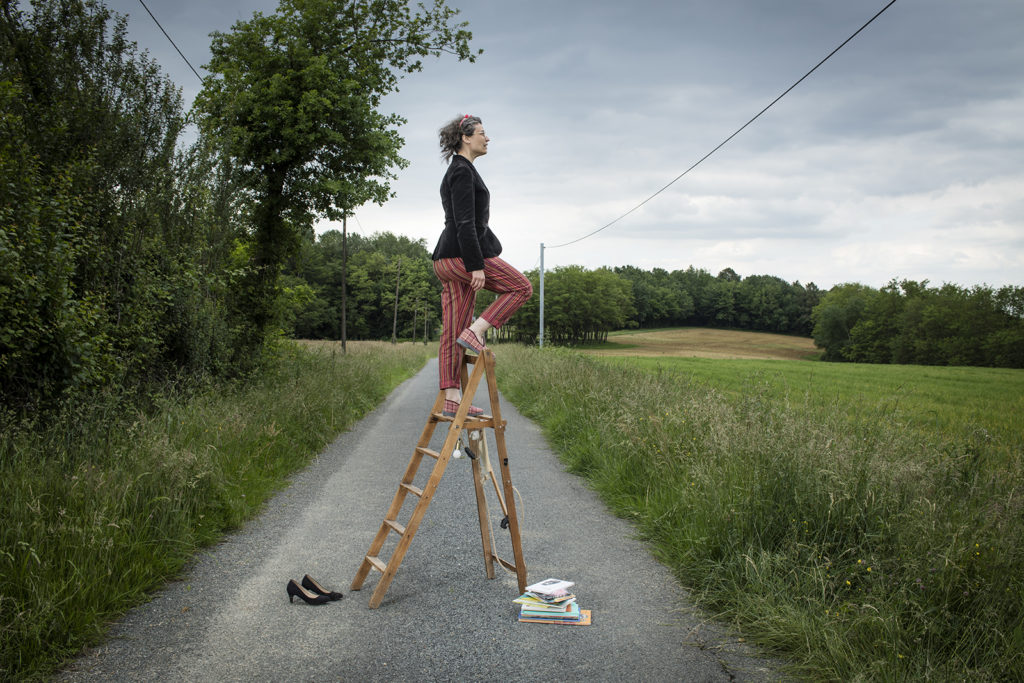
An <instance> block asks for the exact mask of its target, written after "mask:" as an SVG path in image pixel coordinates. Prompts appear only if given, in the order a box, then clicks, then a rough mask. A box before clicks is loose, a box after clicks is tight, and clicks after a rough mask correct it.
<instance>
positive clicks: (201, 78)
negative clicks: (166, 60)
mask: <svg viewBox="0 0 1024 683" xmlns="http://www.w3.org/2000/svg"><path fill="white" fill-rule="evenodd" d="M894 1H895V0H894ZM139 4H140V5H142V6H143V8H145V10H146V12H149V16H150V17H152V19H153V21H154V23H156V25H157V27H158V28H159V29H160V30H161V31H162V32H163V34H164V36H165V37H166V38H167V40H168V41H170V43H171V45H174V49H175V50H178V54H179V55H181V58H182V59H184V60H185V63H186V64H188V68H190V69H192V73H194V74H195V75H196V78H198V79H199V82H200V83H202V81H203V77H202V76H200V75H199V72H198V71H196V68H195V67H194V66H192V62H190V61H188V57H186V56H185V55H184V54H183V53H182V51H181V50H179V49H178V46H177V45H175V43H174V40H172V39H171V37H170V36H169V35H168V34H167V31H164V27H163V26H161V25H160V22H159V21H157V18H156V17H155V16H153V13H152V12H150V11H149V8H148V7H146V3H145V2H143V0H139Z"/></svg>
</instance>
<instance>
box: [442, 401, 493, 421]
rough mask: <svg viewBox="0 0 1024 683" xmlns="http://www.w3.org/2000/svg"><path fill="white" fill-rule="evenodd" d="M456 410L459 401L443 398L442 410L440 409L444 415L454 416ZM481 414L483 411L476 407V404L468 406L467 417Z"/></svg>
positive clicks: (457, 409) (457, 410)
mask: <svg viewBox="0 0 1024 683" xmlns="http://www.w3.org/2000/svg"><path fill="white" fill-rule="evenodd" d="M457 412H459V402H458V401H449V400H448V399H445V400H444V410H442V411H441V414H442V415H444V416H445V417H455V413H457ZM483 414H484V411H483V410H482V409H480V408H477V407H476V406H470V407H469V415H468V417H480V416H481V415H483Z"/></svg>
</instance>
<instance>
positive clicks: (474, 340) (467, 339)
mask: <svg viewBox="0 0 1024 683" xmlns="http://www.w3.org/2000/svg"><path fill="white" fill-rule="evenodd" d="M455 343H456V344H458V345H459V346H461V347H463V348H466V349H469V350H470V351H476V352H477V353H483V352H484V349H485V348H486V347H485V346H484V343H483V342H482V341H480V337H478V336H476V332H474V331H473V330H471V329H469V328H468V327H467V328H466V329H464V330H463V331H462V334H460V335H459V338H458V339H456V340H455Z"/></svg>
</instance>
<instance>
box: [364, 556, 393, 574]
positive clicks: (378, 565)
mask: <svg viewBox="0 0 1024 683" xmlns="http://www.w3.org/2000/svg"><path fill="white" fill-rule="evenodd" d="M366 561H367V562H369V563H370V566H372V567H373V568H374V569H376V570H377V571H379V572H380V573H381V574H383V573H384V571H385V570H386V569H387V568H388V566H387V565H386V564H384V563H383V562H382V561H381V559H380V558H379V557H377V556H376V555H367V556H366Z"/></svg>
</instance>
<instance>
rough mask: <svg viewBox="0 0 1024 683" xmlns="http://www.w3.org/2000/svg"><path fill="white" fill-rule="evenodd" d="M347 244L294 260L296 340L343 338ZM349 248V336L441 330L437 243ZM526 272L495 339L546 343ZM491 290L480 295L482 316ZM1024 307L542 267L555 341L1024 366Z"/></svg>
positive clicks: (535, 279)
mask: <svg viewBox="0 0 1024 683" xmlns="http://www.w3.org/2000/svg"><path fill="white" fill-rule="evenodd" d="M341 242H342V239H341V234H340V233H338V232H335V231H332V232H328V233H325V234H323V235H321V236H320V238H319V239H312V238H310V239H307V240H306V241H305V243H304V244H303V247H302V249H301V250H300V253H299V254H298V255H297V256H296V257H295V258H294V259H293V260H292V262H291V263H290V264H289V267H288V268H287V269H286V278H285V280H286V283H287V287H286V292H288V293H289V296H290V297H291V307H290V310H291V314H290V318H291V320H292V328H291V329H292V332H293V333H294V334H295V335H296V336H298V337H308V338H327V339H337V338H338V337H339V335H340V303H339V302H340V300H341ZM348 250H349V252H348V253H349V261H348V274H349V275H348V302H349V304H348V306H349V308H348V310H349V335H350V336H351V337H352V338H359V339H390V338H391V337H392V333H393V332H394V334H395V336H396V337H397V338H399V339H410V338H413V337H414V336H415V338H417V339H423V338H424V336H426V337H427V338H431V339H436V338H437V334H438V332H439V329H440V307H439V299H440V285H439V283H438V282H437V279H436V278H435V277H434V274H433V270H432V268H431V264H430V253H429V251H428V250H427V246H426V243H425V242H424V241H423V240H419V241H413V240H410V239H408V238H406V237H400V236H396V235H392V234H390V233H386V232H385V233H381V234H375V235H372V236H369V237H366V236H361V235H350V236H349V238H348ZM399 263H400V264H401V265H399ZM526 275H527V276H528V277H529V278H530V280H531V282H532V283H533V287H534V296H533V298H531V299H530V301H529V302H527V304H526V305H525V306H523V308H521V309H520V310H519V312H517V313H516V314H515V316H513V318H512V319H511V320H510V321H509V323H508V324H506V325H505V326H504V327H503V328H502V329H500V330H498V331H496V332H492V334H493V335H494V336H495V337H497V338H498V339H501V340H505V341H517V342H522V343H527V344H533V343H536V342H537V340H538V336H539V334H538V333H539V327H540V273H539V271H538V270H532V271H528V272H527V273H526ZM396 294H397V297H396ZM494 296H495V295H494V294H492V293H490V292H486V291H485V292H481V293H480V294H479V295H478V296H477V313H479V312H481V311H482V310H483V309H484V308H485V307H486V306H487V304H489V303H490V302H491V301H493V300H494ZM396 305H397V311H396ZM1022 316H1024V288H1022V287H1012V286H1008V287H1003V288H1001V289H998V290H996V289H992V288H990V287H985V286H976V287H973V288H970V289H965V288H962V287H959V286H957V285H952V284H946V285H943V286H941V287H928V286H927V283H926V282H925V283H916V282H910V281H903V282H899V283H897V282H893V283H890V284H889V285H888V286H886V287H883V288H882V289H880V290H879V289H873V288H871V287H868V286H865V285H859V284H844V285H838V286H836V287H833V288H832V289H831V290H829V291H828V292H825V291H822V290H820V289H819V288H818V287H817V286H815V284H814V283H808V284H806V285H802V284H800V283H799V282H793V283H789V282H786V281H785V280H783V279H782V278H779V277H774V276H771V275H751V276H747V277H741V276H740V275H738V274H737V273H736V272H735V271H733V270H732V269H731V268H726V269H725V270H723V271H721V272H719V273H718V274H717V275H712V274H711V273H709V272H708V271H706V270H703V269H699V268H694V267H692V266H691V267H689V268H687V269H686V270H676V271H672V272H669V271H666V270H663V269H660V268H655V269H653V270H650V271H646V270H641V269H640V268H636V267H633V266H623V267H618V268H597V269H595V270H587V269H586V268H583V267H581V266H560V267H557V268H554V269H551V270H548V271H546V272H545V274H544V338H545V342H546V343H551V344H557V345H578V344H588V343H594V342H600V341H604V340H605V339H606V338H607V335H608V333H609V332H611V331H614V330H620V329H627V328H654V327H677V326H696V327H705V326H708V327H723V328H731V329H739V330H751V331H760V332H775V333H779V334H793V335H801V336H813V337H814V340H815V342H816V343H817V345H818V346H819V347H821V348H822V349H824V351H825V353H824V359H825V360H833V361H859V362H869V363H917V364H927V365H985V366H999V367H1024V317H1022Z"/></svg>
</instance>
